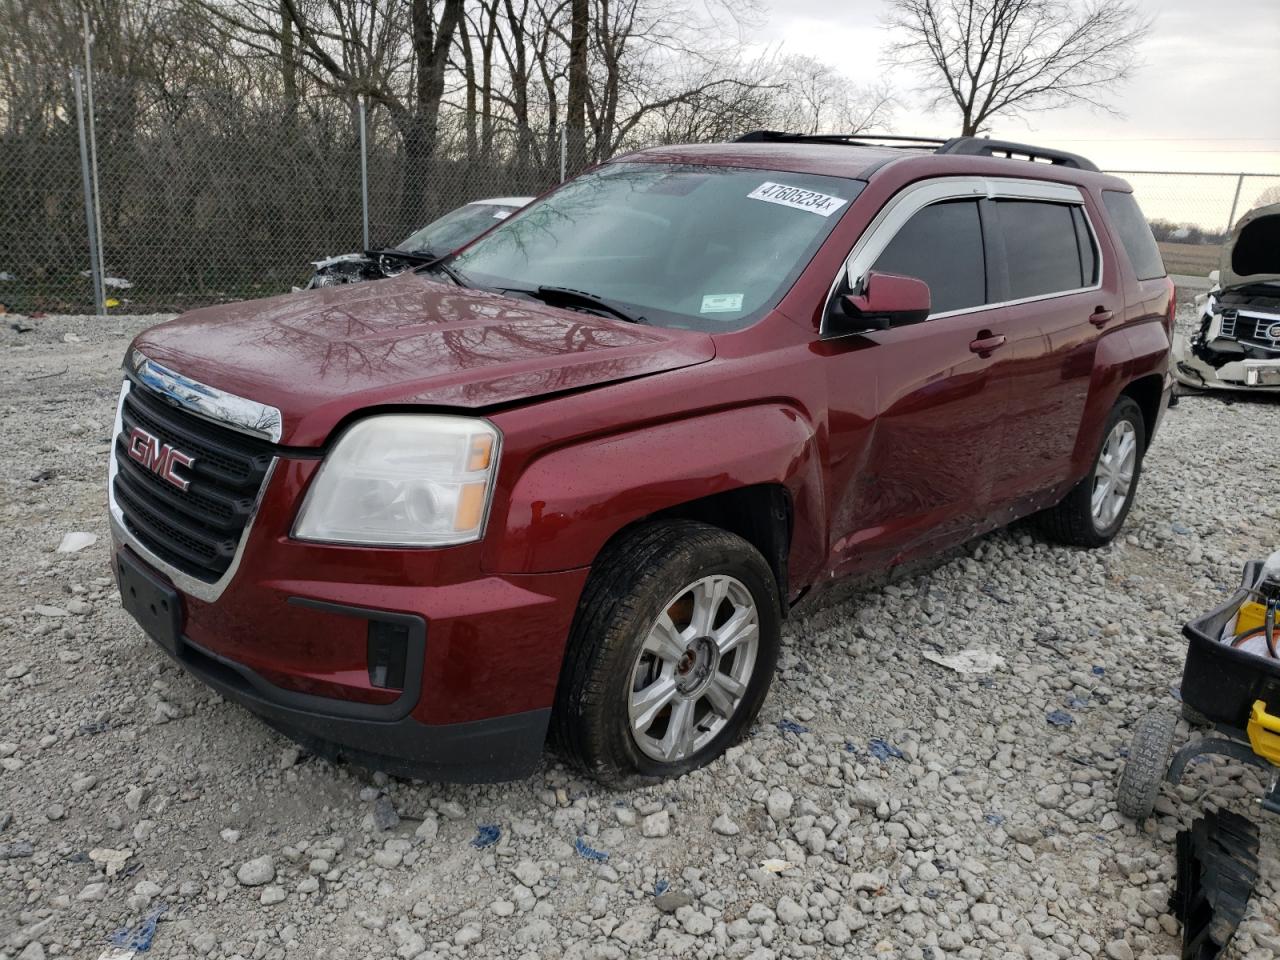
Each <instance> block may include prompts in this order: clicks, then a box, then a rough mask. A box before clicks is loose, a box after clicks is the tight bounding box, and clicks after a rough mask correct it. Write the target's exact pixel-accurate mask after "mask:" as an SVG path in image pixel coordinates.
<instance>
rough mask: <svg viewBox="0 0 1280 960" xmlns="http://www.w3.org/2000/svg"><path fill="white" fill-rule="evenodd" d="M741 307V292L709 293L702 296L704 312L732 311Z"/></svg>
mask: <svg viewBox="0 0 1280 960" xmlns="http://www.w3.org/2000/svg"><path fill="white" fill-rule="evenodd" d="M741 309H742V294H740V293H708V294H706V295H704V296H703V298H702V310H701V312H702V313H732V312H733V311H735V310H741Z"/></svg>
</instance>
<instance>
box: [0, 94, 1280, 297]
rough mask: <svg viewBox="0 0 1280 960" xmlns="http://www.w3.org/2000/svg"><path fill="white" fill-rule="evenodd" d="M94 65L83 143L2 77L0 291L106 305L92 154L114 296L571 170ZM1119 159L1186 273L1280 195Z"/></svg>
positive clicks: (230, 272)
mask: <svg viewBox="0 0 1280 960" xmlns="http://www.w3.org/2000/svg"><path fill="white" fill-rule="evenodd" d="M93 79H94V84H93V94H94V104H93V106H94V109H93V112H92V114H91V115H90V114H89V113H88V110H87V109H86V110H85V115H86V116H85V121H86V122H85V131H84V132H85V143H86V147H85V148H84V150H83V151H82V148H81V130H80V125H79V124H78V122H77V121H78V115H77V110H76V101H75V88H74V82H73V80H72V79H71V78H68V79H67V81H66V83H65V86H64V88H62V89H59V90H55V91H53V92H52V93H51V94H50V96H51V97H52V101H51V103H52V106H49V104H48V103H46V105H44V106H43V107H42V108H41V109H40V110H39V111H38V112H36V113H35V115H28V114H27V113H25V112H24V110H23V105H22V103H15V102H13V101H12V100H8V101H6V99H5V94H4V91H0V303H3V304H5V305H6V306H7V307H8V308H9V309H10V310H14V311H18V312H23V313H31V312H35V311H46V312H77V313H82V312H91V311H93V309H94V305H95V294H94V283H93V278H92V273H91V267H92V264H93V258H92V256H91V254H90V248H89V237H90V231H89V222H87V221H86V188H85V179H86V176H85V172H86V171H88V174H89V175H88V177H87V179H88V180H89V181H90V187H91V188H93V189H94V190H96V197H97V214H96V216H94V215H91V217H90V219H91V220H92V221H98V220H100V230H101V237H100V242H101V261H102V265H103V268H104V269H103V272H104V277H103V284H104V287H103V292H104V296H105V298H106V301H107V308H108V310H109V311H115V312H149V311H178V310H183V309H188V308H191V307H195V306H200V305H204V304H209V303H218V302H222V301H227V300H239V299H245V298H251V297H261V296H269V295H273V294H277V293H285V292H288V291H289V290H290V288H291V287H292V286H295V285H301V284H303V283H305V282H306V280H307V278H308V277H309V276H310V273H311V266H310V261H313V260H318V259H321V258H324V257H326V256H331V255H334V254H340V253H345V252H350V251H356V250H359V249H361V248H362V247H363V246H364V239H365V224H366V223H367V224H368V239H369V245H370V246H371V247H375V248H376V247H381V246H390V245H394V244H396V243H398V242H400V241H401V240H403V239H404V238H405V237H406V236H407V235H408V234H409V233H411V232H413V231H414V230H415V229H417V228H418V227H421V226H423V225H424V224H425V223H428V222H430V221H431V220H433V219H435V218H436V217H438V216H441V215H442V214H444V213H446V212H448V211H449V210H451V209H453V208H455V207H457V206H460V205H461V204H463V203H467V202H469V201H472V200H477V199H482V198H485V197H492V196H512V195H536V194H538V193H541V192H543V191H544V190H546V189H548V188H549V187H551V186H553V185H555V184H556V183H557V182H558V181H559V180H560V178H561V173H562V170H561V160H560V157H561V154H560V149H559V139H558V134H557V132H556V131H540V132H537V133H535V134H528V133H526V136H524V137H520V136H518V135H517V134H515V133H513V132H511V131H506V132H505V133H503V132H498V133H495V134H493V135H492V136H491V137H489V138H488V140H487V142H486V143H483V144H482V145H481V146H480V149H479V150H476V149H475V148H474V147H473V148H472V149H470V150H469V149H467V148H466V145H465V140H466V137H465V136H464V134H463V132H462V131H461V130H459V129H455V128H452V127H450V125H449V122H448V121H447V120H446V122H445V123H444V124H443V126H442V128H441V130H440V131H439V134H438V136H437V144H438V146H437V148H436V149H435V151H433V153H432V154H431V156H429V157H415V156H412V155H409V154H407V153H406V151H405V148H404V145H403V144H404V142H405V139H406V138H405V137H404V136H403V135H402V133H403V131H397V130H396V129H394V128H393V127H392V126H391V123H390V121H389V119H388V118H387V117H386V116H385V115H384V114H382V113H379V112H374V113H372V114H371V115H370V116H369V117H368V118H365V116H364V111H362V110H360V109H359V105H358V104H356V103H354V102H353V103H343V102H340V101H336V100H326V101H321V102H319V103H310V102H308V103H306V104H295V105H293V106H292V107H291V108H289V107H286V106H285V105H283V104H281V103H279V102H268V101H264V100H262V99H261V98H260V97H258V96H257V95H256V94H255V93H254V92H253V91H251V90H246V91H243V92H241V93H240V94H237V93H236V92H234V91H227V90H225V89H222V90H206V89H199V88H192V89H182V90H168V89H161V88H157V87H155V86H152V85H148V84H146V83H144V82H141V81H137V80H133V81H123V80H119V79H116V78H113V77H109V76H106V75H103V74H102V73H98V74H97V75H95V76H94V78H93ZM90 121H91V122H90ZM362 122H363V124H364V126H363V132H364V136H363V137H362V136H361V131H362ZM95 143H96V165H93V166H91V165H90V163H89V161H90V159H91V157H92V147H93V146H94V145H95ZM362 145H363V147H362ZM362 158H363V160H364V163H363V164H362V162H361V161H362ZM95 170H96V174H97V176H96V183H95V178H94V177H93V173H94V172H95ZM1120 173H1121V175H1123V176H1125V177H1126V178H1127V179H1128V180H1129V181H1130V182H1131V183H1132V184H1133V185H1134V188H1135V190H1136V191H1137V193H1138V197H1139V200H1140V201H1141V202H1142V204H1143V207H1144V209H1145V210H1146V212H1147V215H1148V216H1149V217H1150V218H1151V220H1152V222H1153V227H1154V228H1155V231H1156V235H1157V239H1159V240H1160V241H1161V247H1162V249H1163V251H1164V254H1165V258H1166V264H1167V266H1168V268H1169V270H1170V272H1171V273H1175V274H1192V275H1198V276H1204V275H1205V274H1206V273H1207V272H1208V271H1209V270H1210V269H1212V268H1213V267H1215V266H1216V265H1217V259H1218V251H1219V245H1220V243H1221V241H1222V239H1223V236H1224V235H1225V234H1226V233H1227V232H1228V230H1229V225H1230V224H1231V222H1232V221H1233V220H1234V219H1235V218H1237V217H1239V216H1240V215H1241V214H1243V213H1244V212H1245V211H1247V210H1249V209H1251V208H1252V207H1253V206H1255V205H1256V204H1257V203H1259V202H1262V201H1265V200H1267V199H1271V200H1273V201H1274V200H1280V176H1264V175H1251V174H1189V173H1160V172H1152V171H1132V172H1124V171H1120Z"/></svg>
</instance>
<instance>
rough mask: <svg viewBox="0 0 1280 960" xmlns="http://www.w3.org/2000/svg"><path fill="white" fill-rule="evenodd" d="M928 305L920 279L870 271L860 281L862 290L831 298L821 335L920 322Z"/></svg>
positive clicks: (842, 334) (924, 288)
mask: <svg viewBox="0 0 1280 960" xmlns="http://www.w3.org/2000/svg"><path fill="white" fill-rule="evenodd" d="M931 305H932V303H931V298H930V296H929V285H928V284H927V283H925V282H924V281H923V280H917V279H916V278H915V277H900V276H898V275H897V274H893V273H876V272H875V271H874V270H872V271H871V272H870V273H868V274H867V275H866V277H865V278H864V279H863V281H862V292H861V293H845V294H840V295H837V296H836V297H835V298H833V299H832V301H831V305H830V307H828V309H827V317H826V323H825V324H824V329H823V336H825V337H843V336H847V335H849V334H851V333H863V332H865V331H867V330H888V329H889V328H890V327H901V326H905V325H906V324H908V323H919V322H920V321H922V320H925V319H927V318H928V316H929V309H930V307H931Z"/></svg>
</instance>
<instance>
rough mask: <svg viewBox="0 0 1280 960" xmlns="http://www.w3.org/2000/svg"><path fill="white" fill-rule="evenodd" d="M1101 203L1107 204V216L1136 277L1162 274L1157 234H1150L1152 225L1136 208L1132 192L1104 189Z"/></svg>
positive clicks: (1136, 204) (1149, 278) (1153, 277)
mask: <svg viewBox="0 0 1280 960" xmlns="http://www.w3.org/2000/svg"><path fill="white" fill-rule="evenodd" d="M1102 203H1103V205H1104V206H1105V207H1106V208H1107V216H1109V217H1110V218H1111V225H1112V226H1113V227H1115V232H1116V233H1117V234H1119V235H1120V245H1121V246H1123V247H1124V252H1125V253H1127V254H1128V255H1129V262H1130V263H1131V264H1133V272H1134V273H1135V274H1137V275H1138V279H1139V280H1154V279H1156V277H1163V276H1164V261H1163V260H1161V259H1160V248H1159V247H1157V246H1156V238H1155V237H1153V236H1152V235H1151V227H1150V226H1149V225H1148V224H1147V218H1146V217H1144V216H1143V215H1142V211H1141V210H1140V209H1138V201H1137V200H1135V199H1133V194H1131V193H1121V192H1120V191H1119V190H1103V191H1102Z"/></svg>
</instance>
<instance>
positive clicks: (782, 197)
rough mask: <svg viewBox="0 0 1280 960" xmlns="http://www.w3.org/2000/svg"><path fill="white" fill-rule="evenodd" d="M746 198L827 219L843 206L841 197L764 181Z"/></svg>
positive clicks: (843, 202)
mask: <svg viewBox="0 0 1280 960" xmlns="http://www.w3.org/2000/svg"><path fill="white" fill-rule="evenodd" d="M747 196H748V197H749V198H750V199H752V200H764V201H766V202H767V203H777V204H781V205H782V206H784V207H795V208H796V209H797V210H808V211H809V212H810V213H816V214H817V215H818V216H820V217H829V216H831V215H832V214H833V213H835V212H836V211H837V210H839V209H840V208H841V207H843V206H844V205H845V200H844V199H843V198H841V197H833V196H830V195H828V194H825V193H818V192H817V191H816V190H805V189H804V188H803V187H789V186H787V185H786V184H785V183H771V182H770V181H768V180H766V181H765V182H764V183H762V184H760V186H758V187H756V188H755V189H754V190H752V191H751V192H750V193H748V194H747Z"/></svg>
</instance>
